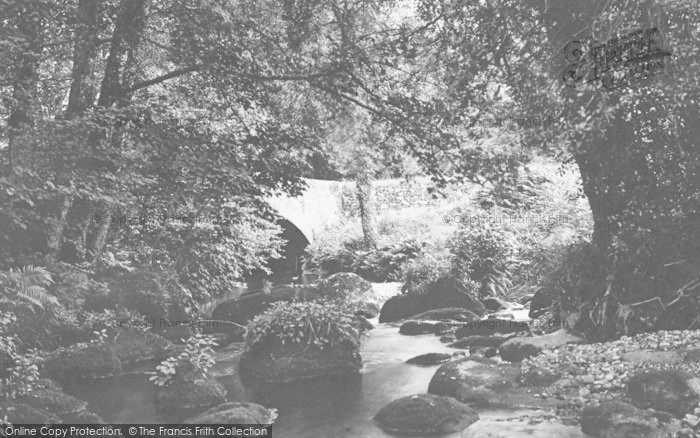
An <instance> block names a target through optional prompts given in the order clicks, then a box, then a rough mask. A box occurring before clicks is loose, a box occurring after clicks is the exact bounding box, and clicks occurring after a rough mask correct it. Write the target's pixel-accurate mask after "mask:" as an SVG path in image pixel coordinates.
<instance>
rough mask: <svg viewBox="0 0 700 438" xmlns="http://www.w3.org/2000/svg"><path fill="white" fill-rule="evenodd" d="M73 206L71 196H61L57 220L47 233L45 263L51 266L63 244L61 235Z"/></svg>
mask: <svg viewBox="0 0 700 438" xmlns="http://www.w3.org/2000/svg"><path fill="white" fill-rule="evenodd" d="M72 205H73V195H72V194H66V195H63V199H62V201H61V204H60V210H59V214H58V219H55V222H54V223H53V226H52V227H51V231H50V232H49V235H48V238H47V245H46V246H47V248H48V252H47V255H46V259H47V262H48V263H49V264H53V262H55V261H56V257H57V256H58V252H59V250H60V249H61V243H63V233H64V231H65V229H66V219H67V217H68V212H69V211H70V209H71V207H72Z"/></svg>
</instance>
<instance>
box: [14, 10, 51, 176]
mask: <svg viewBox="0 0 700 438" xmlns="http://www.w3.org/2000/svg"><path fill="white" fill-rule="evenodd" d="M36 7H37V6H36V5H33V4H27V5H25V6H24V7H23V8H21V11H20V12H19V23H18V28H19V32H20V33H21V34H22V36H23V37H24V38H23V41H22V43H23V47H22V54H21V58H20V60H19V63H18V68H17V71H16V73H15V79H14V84H13V92H12V102H13V104H12V107H11V110H10V116H9V118H8V120H7V149H8V170H9V173H10V174H11V173H13V172H14V168H15V167H16V166H17V165H18V160H20V155H19V154H18V148H19V145H18V143H17V140H18V137H19V136H20V135H21V134H22V133H23V132H24V130H25V129H26V128H27V127H28V126H30V125H31V123H32V114H31V113H32V100H33V97H34V94H35V91H36V86H37V81H38V79H39V74H38V70H39V60H40V57H41V44H42V27H43V19H42V17H41V14H40V13H39V12H38V11H37V10H36V9H35V8H36Z"/></svg>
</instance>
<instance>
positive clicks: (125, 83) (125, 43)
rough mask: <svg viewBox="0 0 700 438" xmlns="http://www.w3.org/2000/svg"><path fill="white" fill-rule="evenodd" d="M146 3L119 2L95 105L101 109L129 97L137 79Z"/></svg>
mask: <svg viewBox="0 0 700 438" xmlns="http://www.w3.org/2000/svg"><path fill="white" fill-rule="evenodd" d="M148 3H149V2H148V0H122V1H121V3H120V5H119V15H118V17H117V22H116V24H115V27H114V33H113V35H112V43H111V45H110V48H109V56H108V57H107V65H106V66H105V74H104V78H103V80H102V87H101V88H100V98H99V100H98V102H97V104H98V105H99V106H101V107H105V108H106V107H109V106H112V105H113V104H114V103H116V102H118V101H120V100H124V99H128V98H129V97H130V96H129V94H130V93H129V91H128V90H129V88H130V87H131V86H132V85H133V83H134V79H135V78H136V65H137V55H138V49H139V45H140V42H141V36H142V34H143V32H144V30H145V27H146V12H147V11H148ZM123 103H124V104H125V103H126V102H123Z"/></svg>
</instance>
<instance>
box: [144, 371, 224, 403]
mask: <svg viewBox="0 0 700 438" xmlns="http://www.w3.org/2000/svg"><path fill="white" fill-rule="evenodd" d="M225 401H226V389H225V388H224V387H223V386H222V385H221V384H220V383H219V382H218V381H217V380H216V379H214V378H211V377H208V376H206V375H203V374H202V373H201V372H200V371H198V370H196V369H194V367H193V366H192V364H189V363H184V364H182V365H180V366H179V367H178V369H177V370H176V373H175V377H174V378H173V381H172V382H171V383H170V384H169V385H167V386H162V387H159V388H158V389H157V391H156V403H157V406H158V409H159V410H161V411H163V412H167V411H178V410H179V411H193V410H199V411H201V410H203V409H207V408H211V407H212V406H217V405H220V404H222V403H224V402H225Z"/></svg>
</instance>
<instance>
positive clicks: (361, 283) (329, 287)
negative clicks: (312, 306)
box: [317, 272, 372, 300]
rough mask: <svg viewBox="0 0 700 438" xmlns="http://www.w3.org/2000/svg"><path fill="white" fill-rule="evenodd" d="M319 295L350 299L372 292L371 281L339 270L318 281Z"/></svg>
mask: <svg viewBox="0 0 700 438" xmlns="http://www.w3.org/2000/svg"><path fill="white" fill-rule="evenodd" d="M317 287H318V290H319V291H320V293H321V295H323V296H324V297H327V298H331V299H341V300H345V299H350V300H352V299H353V298H358V297H361V296H362V295H365V294H367V293H369V292H372V283H370V282H369V281H367V280H365V279H364V278H362V277H360V276H359V275H357V274H353V273H352V272H339V273H337V274H333V275H331V276H330V277H328V278H325V279H323V280H321V281H320V282H319V283H318V286H317Z"/></svg>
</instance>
